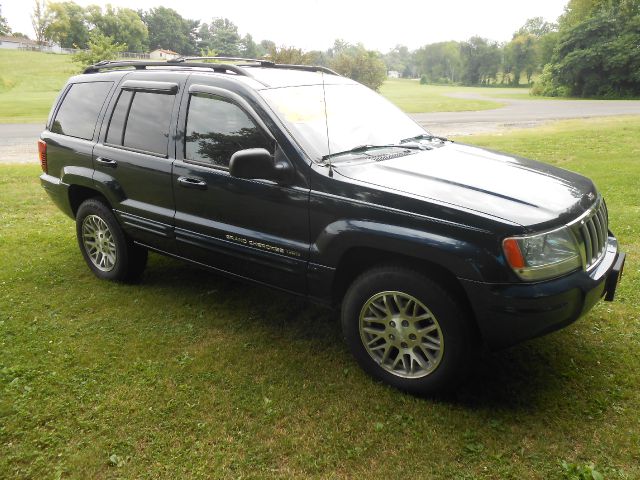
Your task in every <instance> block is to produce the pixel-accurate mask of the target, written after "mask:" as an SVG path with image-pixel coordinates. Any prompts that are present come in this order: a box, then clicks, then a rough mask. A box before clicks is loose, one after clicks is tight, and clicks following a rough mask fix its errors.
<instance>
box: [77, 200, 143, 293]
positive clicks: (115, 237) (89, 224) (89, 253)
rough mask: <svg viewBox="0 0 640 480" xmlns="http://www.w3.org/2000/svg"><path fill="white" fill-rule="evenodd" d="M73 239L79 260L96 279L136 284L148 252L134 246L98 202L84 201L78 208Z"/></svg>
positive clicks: (106, 208)
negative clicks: (76, 245)
mask: <svg viewBox="0 0 640 480" xmlns="http://www.w3.org/2000/svg"><path fill="white" fill-rule="evenodd" d="M76 236H77V237H78V245H79V246H80V251H81V252H82V256H83V257H84V259H85V261H86V262H87V265H89V268H90V269H91V270H92V271H93V273H94V274H95V275H96V276H97V277H98V278H102V279H105V280H119V281H132V280H136V279H137V278H139V277H140V275H141V274H142V272H143V271H144V268H145V267H146V265H147V254H148V252H147V249H146V248H143V247H139V246H137V245H134V243H133V241H132V240H131V239H129V238H128V237H127V236H126V234H125V233H124V232H123V231H122V228H120V225H119V224H118V222H117V220H116V218H115V216H114V215H113V212H112V211H111V209H110V208H109V207H108V206H107V205H105V204H104V203H103V202H102V201H100V200H98V199H95V198H91V199H89V200H85V201H84V202H82V204H81V205H80V207H79V208H78V213H77V214H76Z"/></svg>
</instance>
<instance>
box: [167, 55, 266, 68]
mask: <svg viewBox="0 0 640 480" xmlns="http://www.w3.org/2000/svg"><path fill="white" fill-rule="evenodd" d="M192 60H224V61H225V62H250V63H259V64H260V66H261V67H271V66H273V65H275V64H274V62H272V61H271V60H264V59H263V60H260V59H258V58H244V57H217V56H216V57H206V56H205V57H177V58H173V59H171V60H167V63H184V62H190V61H192Z"/></svg>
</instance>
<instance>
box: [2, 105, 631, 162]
mask: <svg viewBox="0 0 640 480" xmlns="http://www.w3.org/2000/svg"><path fill="white" fill-rule="evenodd" d="M451 96H454V97H458V98H470V99H480V100H496V101H498V102H501V103H503V104H505V106H504V107H501V108H497V109H495V110H482V111H473V112H439V113H415V114H413V115H412V117H413V118H414V119H415V120H416V121H418V123H420V124H421V125H423V126H424V127H425V128H427V130H429V131H430V132H432V133H435V134H437V135H444V136H454V135H473V134H474V133H487V132H493V131H499V130H505V129H512V128H525V127H534V126H537V125H540V124H542V123H545V122H548V121H551V120H561V119H568V118H588V117H608V116H614V115H640V100H516V99H504V98H496V99H492V98H491V97H490V96H485V95H478V94H468V93H459V94H452V95H451ZM42 128H43V125H41V124H0V163H31V162H37V161H38V150H37V143H36V141H37V138H38V135H39V134H40V132H41V131H42Z"/></svg>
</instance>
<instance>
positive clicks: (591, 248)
mask: <svg viewBox="0 0 640 480" xmlns="http://www.w3.org/2000/svg"><path fill="white" fill-rule="evenodd" d="M575 227H576V229H575V230H574V232H576V234H577V237H578V240H579V241H580V243H581V244H582V245H581V248H582V249H584V254H585V255H584V262H585V269H587V270H588V269H590V268H591V267H593V266H594V265H596V264H597V263H598V262H599V261H600V259H602V257H603V256H604V254H605V252H606V249H607V239H608V236H609V225H608V212H607V206H606V205H605V203H604V200H602V198H600V199H599V200H598V202H597V203H596V205H595V206H594V207H593V209H592V210H591V211H590V212H589V213H588V214H586V216H585V217H584V218H583V219H582V221H580V223H579V224H577V225H576V226H575Z"/></svg>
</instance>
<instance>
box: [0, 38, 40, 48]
mask: <svg viewBox="0 0 640 480" xmlns="http://www.w3.org/2000/svg"><path fill="white" fill-rule="evenodd" d="M37 46H38V42H35V41H33V40H30V39H28V38H18V37H0V48H10V49H13V50H17V49H19V48H34V47H37Z"/></svg>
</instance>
